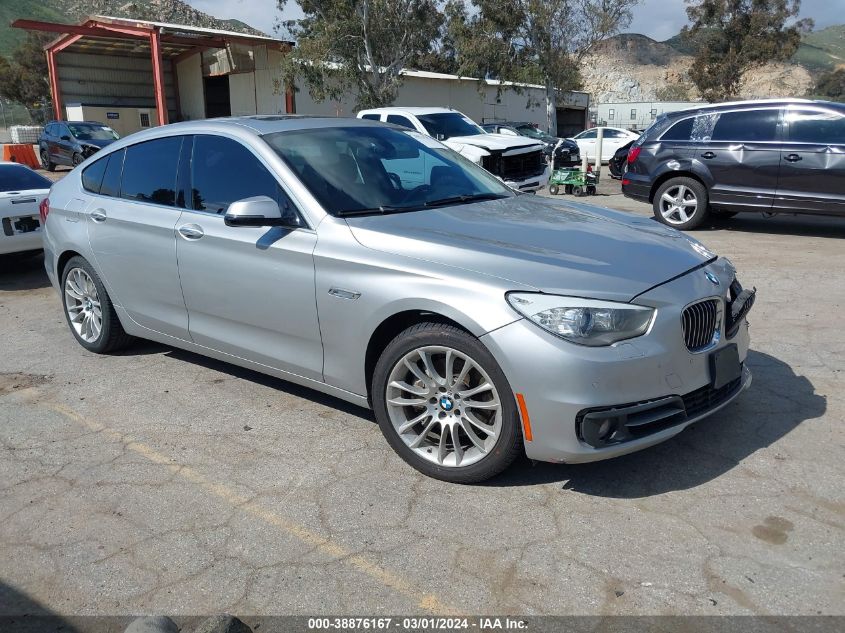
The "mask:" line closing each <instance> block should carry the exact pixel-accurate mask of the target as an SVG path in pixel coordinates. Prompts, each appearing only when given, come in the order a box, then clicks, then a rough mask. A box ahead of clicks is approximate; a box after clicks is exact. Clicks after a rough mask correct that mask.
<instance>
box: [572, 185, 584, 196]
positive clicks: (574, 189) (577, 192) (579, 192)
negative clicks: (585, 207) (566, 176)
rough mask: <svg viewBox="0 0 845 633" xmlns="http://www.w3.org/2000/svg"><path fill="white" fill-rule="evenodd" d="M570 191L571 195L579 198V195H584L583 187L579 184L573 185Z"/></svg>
mask: <svg viewBox="0 0 845 633" xmlns="http://www.w3.org/2000/svg"><path fill="white" fill-rule="evenodd" d="M572 193H573V195H575V196H577V197H578V198H580V197H581V196H583V195H584V188H583V187H581V186H580V185H575V186H574V187H572Z"/></svg>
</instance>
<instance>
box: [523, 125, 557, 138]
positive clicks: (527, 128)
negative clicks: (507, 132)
mask: <svg viewBox="0 0 845 633" xmlns="http://www.w3.org/2000/svg"><path fill="white" fill-rule="evenodd" d="M516 129H517V130H519V133H520V134H522V135H523V136H530V137H531V138H539V139H544V140H545V139H546V137H548V136H549V135H548V134H546V133H544V132H541V131H540V130H538V129H537V128H536V127H534V126H533V125H517V126H516Z"/></svg>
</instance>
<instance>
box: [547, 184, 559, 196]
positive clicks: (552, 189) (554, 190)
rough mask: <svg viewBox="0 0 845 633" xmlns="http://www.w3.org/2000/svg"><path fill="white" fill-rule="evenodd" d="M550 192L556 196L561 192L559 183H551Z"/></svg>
mask: <svg viewBox="0 0 845 633" xmlns="http://www.w3.org/2000/svg"><path fill="white" fill-rule="evenodd" d="M549 193H550V194H552V195H553V196H556V195H557V194H558V193H560V187H558V186H557V185H549Z"/></svg>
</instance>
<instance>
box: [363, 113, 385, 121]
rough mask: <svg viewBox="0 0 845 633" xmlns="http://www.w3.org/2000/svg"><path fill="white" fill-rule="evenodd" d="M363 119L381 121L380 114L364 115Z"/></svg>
mask: <svg viewBox="0 0 845 633" xmlns="http://www.w3.org/2000/svg"><path fill="white" fill-rule="evenodd" d="M361 118H362V119H367V120H368V121H381V115H380V114H362V115H361Z"/></svg>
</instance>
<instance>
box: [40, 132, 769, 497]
mask: <svg viewBox="0 0 845 633" xmlns="http://www.w3.org/2000/svg"><path fill="white" fill-rule="evenodd" d="M42 216H43V218H42V219H44V220H45V235H44V240H45V242H44V247H45V253H46V257H45V264H46V268H47V272H48V274H49V276H50V279H51V281H52V283H53V285H54V286H55V288H56V289H57V290H58V292H59V294H60V295H61V302H62V307H63V309H64V312H65V315H66V317H67V322H68V325H69V327H70V331H71V333H72V334H73V336H74V337H75V338H76V340H77V341H78V342H79V344H80V345H82V346H83V347H84V348H86V349H87V350H90V351H92V352H96V353H109V352H113V351H115V350H118V349H120V348H122V347H125V346H126V345H128V344H130V343H131V341H132V338H133V337H139V338H144V339H151V340H155V341H159V342H161V343H164V344H166V345H172V346H174V347H179V348H184V349H187V350H190V351H193V352H196V353H199V354H204V355H207V356H210V357H213V358H217V359H220V360H224V361H227V362H230V363H233V364H236V365H240V366H243V367H248V368H250V369H254V370H257V371H260V372H265V373H267V374H271V375H274V376H278V377H280V378H283V379H285V380H289V381H291V382H295V383H297V384H300V385H305V386H308V387H311V388H313V389H316V390H318V391H322V392H325V393H328V394H331V395H334V396H336V397H338V398H341V399H343V400H347V401H349V402H353V403H356V404H359V405H361V406H364V407H371V408H372V409H373V410H374V412H375V417H376V419H377V420H378V423H379V426H380V427H381V430H382V432H383V434H384V436H385V438H386V439H387V441H388V443H389V444H390V445H391V446H392V447H393V448H394V450H396V452H397V453H399V455H400V456H401V457H402V458H403V459H404V460H405V461H406V462H408V463H409V464H410V465H411V466H413V467H414V468H416V469H418V470H420V471H421V472H423V473H425V474H427V475H430V476H432V477H437V478H439V479H443V480H446V481H452V482H461V483H471V482H478V481H482V480H484V479H487V478H489V477H492V476H493V475H496V474H497V473H499V472H501V471H502V470H504V469H505V468H506V467H507V466H508V465H509V464H510V463H511V462H512V461H513V460H514V459H515V458H516V457H517V456H518V455H519V454H520V453H523V452H524V453H525V454H526V455H527V456H528V457H529V458H531V459H534V460H543V461H551V462H568V463H576V462H588V461H594V460H600V459H606V458H609V457H615V456H617V455H622V454H624V453H629V452H631V451H636V450H639V449H642V448H645V447H647V446H651V445H653V444H656V443H658V442H661V441H663V440H666V439H668V438H670V437H672V436H673V435H675V434H677V433H679V432H680V431H682V430H683V429H684V428H685V427H687V426H688V425H689V424H691V423H693V422H696V421H697V420H700V419H701V418H703V417H704V416H707V415H709V414H711V413H713V412H714V411H716V410H718V409H720V408H721V407H724V406H725V405H726V404H728V403H729V402H731V401H732V400H733V399H734V398H736V397H737V396H738V395H739V394H740V392H741V391H742V390H743V389H744V388H746V387H748V385H749V384H750V382H751V374H750V373H749V371H748V369H747V368H746V367H745V365H744V361H745V358H746V354H747V351H748V345H749V335H748V324H747V321H746V314H747V313H748V310H749V309H750V308H751V306H752V304H753V302H754V296H755V295H754V291H753V290H746V289H743V288H742V286H741V285H740V283H739V281H737V279H736V275H735V271H734V268H733V266H732V265H731V263H730V262H729V261H728V260H727V259H724V258H719V257H717V256H716V255H714V254H713V253H711V252H710V251H708V250H707V249H706V248H705V247H704V246H702V245H701V244H700V243H699V242H698V241H696V240H694V239H692V238H690V237H688V236H686V235H684V234H682V233H680V232H678V231H675V230H673V229H671V228H668V227H664V226H661V225H659V224H657V223H655V222H653V221H651V220H650V219H646V218H642V217H636V216H630V215H626V214H622V213H617V212H614V211H610V210H607V209H601V208H597V207H593V206H589V205H584V204H576V203H566V202H559V201H553V200H549V199H544V198H540V197H536V196H533V195H524V194H520V193H518V192H515V191H513V190H511V189H509V188H508V187H506V186H505V185H503V184H502V182H501V181H500V180H498V179H497V178H495V177H493V176H492V175H490V174H489V173H488V172H486V171H484V170H483V169H482V168H480V167H478V166H477V165H475V164H473V163H471V162H469V161H467V160H466V159H464V158H462V157H461V156H459V155H458V154H456V153H454V152H453V151H451V150H449V149H447V148H446V147H445V146H443V145H441V144H440V143H438V142H437V141H435V140H433V139H431V138H428V137H425V136H422V135H420V134H418V133H416V132H413V131H409V130H406V129H404V128H398V127H393V126H389V125H384V124H380V123H376V122H372V121H366V120H357V119H333V118H307V117H286V116H258V117H245V118H232V119H222V120H207V121H197V122H190V123H179V124H175V125H169V126H164V127H159V128H156V129H153V130H149V131H145V132H142V133H138V134H133V135H132V136H130V137H127V138H125V139H122V140H120V141H117V142H115V143H114V144H112V145H109V147H107V148H105V149H104V150H102V151H101V152H99V153H97V154H96V155H95V156H93V157H92V158H89V159H88V160H86V161H85V162H84V163H83V164H82V165H80V166H79V167H77V168H76V169H74V171H73V172H71V173H70V174H69V175H68V176H67V177H66V178H64V179H63V180H61V181H60V182H59V183H57V184H55V185H54V186H53V188H52V190H51V191H50V196H49V201H48V202H47V203H46V204H45V205H43V206H42Z"/></svg>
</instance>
